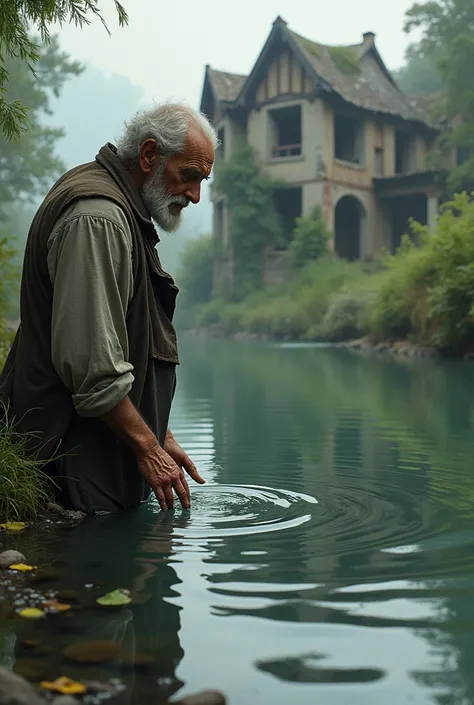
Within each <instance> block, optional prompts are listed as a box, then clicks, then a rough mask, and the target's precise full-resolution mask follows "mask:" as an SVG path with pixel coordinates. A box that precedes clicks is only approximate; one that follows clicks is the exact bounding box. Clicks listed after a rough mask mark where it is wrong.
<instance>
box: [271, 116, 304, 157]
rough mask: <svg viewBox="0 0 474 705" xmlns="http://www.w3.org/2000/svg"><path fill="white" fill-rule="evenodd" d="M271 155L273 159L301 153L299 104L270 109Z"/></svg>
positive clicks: (297, 155)
mask: <svg viewBox="0 0 474 705" xmlns="http://www.w3.org/2000/svg"><path fill="white" fill-rule="evenodd" d="M269 116H270V134H271V156H272V158H273V159H280V158H285V157H299V156H300V155H301V154H302V147H301V144H302V129H301V105H293V106H291V107H288V108H279V109H278V110H270V111H269Z"/></svg>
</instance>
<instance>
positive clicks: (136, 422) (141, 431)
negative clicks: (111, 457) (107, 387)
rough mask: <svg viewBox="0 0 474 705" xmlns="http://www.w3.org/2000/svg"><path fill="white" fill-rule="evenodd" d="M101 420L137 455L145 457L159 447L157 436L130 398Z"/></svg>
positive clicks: (120, 402)
mask: <svg viewBox="0 0 474 705" xmlns="http://www.w3.org/2000/svg"><path fill="white" fill-rule="evenodd" d="M100 418H101V419H102V421H103V422H104V423H105V424H107V426H108V427H109V428H110V429H111V430H112V431H114V433H116V434H117V436H118V437H119V438H121V440H122V441H124V443H126V444H127V445H128V446H129V447H130V448H131V449H132V450H133V452H134V453H135V455H144V454H146V453H148V452H149V451H150V450H151V449H152V448H154V447H156V446H157V445H158V439H157V438H156V436H155V434H154V433H153V431H152V430H151V429H150V428H149V427H148V426H147V424H146V423H145V421H144V420H143V419H142V417H141V416H140V414H139V413H138V411H137V409H136V408H135V406H134V405H133V404H132V402H131V401H130V399H129V397H128V396H127V397H125V398H124V399H122V401H119V403H118V404H116V405H115V406H114V408H113V409H111V410H110V411H108V412H107V413H105V414H103V415H102V416H101V417H100Z"/></svg>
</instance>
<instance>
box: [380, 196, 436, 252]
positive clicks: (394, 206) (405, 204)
mask: <svg viewBox="0 0 474 705" xmlns="http://www.w3.org/2000/svg"><path fill="white" fill-rule="evenodd" d="M389 215H390V221H391V224H392V247H391V249H392V252H396V251H397V250H398V248H399V247H400V245H401V243H402V237H403V235H411V228H410V218H413V219H414V220H416V222H417V223H421V225H426V224H427V222H428V204H427V198H426V196H425V195H423V194H416V195H413V196H400V197H399V198H393V199H390V201H389Z"/></svg>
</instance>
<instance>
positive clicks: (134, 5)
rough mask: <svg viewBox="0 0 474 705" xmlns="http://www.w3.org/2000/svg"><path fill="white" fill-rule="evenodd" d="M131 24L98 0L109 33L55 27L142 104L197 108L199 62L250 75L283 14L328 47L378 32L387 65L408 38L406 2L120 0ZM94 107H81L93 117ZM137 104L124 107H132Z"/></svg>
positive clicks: (70, 47)
mask: <svg viewBox="0 0 474 705" xmlns="http://www.w3.org/2000/svg"><path fill="white" fill-rule="evenodd" d="M122 3H123V4H124V5H125V7H126V9H127V10H128V12H129V15H130V24H129V26H128V27H127V28H124V29H120V28H118V26H117V23H116V21H115V17H116V15H115V13H114V11H113V2H112V0H107V1H106V2H101V3H100V5H101V7H103V12H104V16H105V17H106V18H107V21H108V22H109V26H110V29H111V30H112V37H111V38H109V37H108V36H107V34H106V32H105V30H104V29H103V28H102V27H101V25H100V23H98V22H94V23H93V24H92V25H91V26H90V27H88V28H85V29H83V30H79V29H76V28H74V27H71V26H66V27H64V28H62V29H61V30H60V38H61V42H62V44H63V46H64V48H65V49H66V50H67V51H68V52H69V54H71V55H72V56H74V57H75V58H78V59H80V60H87V61H89V62H90V63H91V64H92V65H94V66H96V67H98V68H100V69H102V70H103V71H105V72H107V73H117V74H121V75H123V76H126V77H128V78H129V79H130V80H131V81H132V82H133V83H135V84H136V85H137V86H140V87H142V88H143V90H144V92H145V99H146V100H147V102H150V101H152V100H156V101H160V100H166V99H178V100H186V101H188V102H191V103H192V104H194V105H197V104H198V102H199V98H200V93H201V87H202V80H203V74H204V66H205V64H211V66H213V67H214V68H218V69H222V70H227V71H232V72H236V73H248V71H249V70H250V69H251V67H252V65H253V63H254V61H255V59H256V58H257V56H258V53H259V52H260V50H261V48H262V46H263V43H264V41H265V39H266V38H267V35H268V33H269V32H270V29H271V25H272V22H273V21H274V19H275V18H276V17H277V15H281V16H282V17H283V19H284V20H286V22H287V23H288V25H289V26H290V28H291V29H293V30H295V31H296V32H299V33H300V34H303V35H304V36H307V37H308V38H310V39H314V40H315V41H319V42H322V43H327V44H351V43H356V42H358V41H359V39H360V37H361V35H362V33H363V32H366V31H373V32H375V33H376V35H377V39H376V41H377V46H378V49H379V51H380V52H381V54H382V57H383V58H384V60H385V62H386V63H387V65H388V66H389V67H390V68H397V67H398V66H400V64H401V63H402V62H403V55H404V51H405V48H406V46H407V43H408V41H409V40H408V38H407V37H406V35H404V33H403V20H404V13H405V10H406V9H407V8H408V7H410V6H411V5H412V4H413V2H412V0H394V1H393V2H390V3H388V2H386V0H385V1H382V0H329V1H328V0H325V1H324V2H322V1H321V0H320V1H319V2H314V0H313V1H312V2H311V1H310V0H238V2H232V3H231V2H228V1H226V0H197V1H192V0H181V1H180V2H172V1H171V2H170V0H163V1H161V0H122ZM91 107H92V111H90V110H87V114H88V116H89V119H91V120H93V106H91ZM138 107H139V106H130V112H131V113H133V112H135V109H136V108H138Z"/></svg>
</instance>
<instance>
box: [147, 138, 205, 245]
mask: <svg viewBox="0 0 474 705" xmlns="http://www.w3.org/2000/svg"><path fill="white" fill-rule="evenodd" d="M213 163H214V149H213V147H212V144H211V143H210V141H209V140H208V138H207V137H206V136H205V135H204V134H203V133H202V132H201V131H200V130H199V129H198V128H195V129H193V130H191V131H190V132H189V134H188V136H187V138H186V142H185V144H184V148H183V150H182V152H181V153H179V154H175V155H174V156H173V157H171V159H169V160H168V161H166V162H165V161H163V160H159V161H158V164H157V167H156V168H155V169H154V170H152V171H150V175H149V176H148V178H147V179H146V181H145V183H144V184H143V186H142V187H141V189H140V193H141V196H142V199H143V203H144V204H145V207H146V209H147V210H148V212H149V214H150V216H151V218H152V219H153V220H154V221H155V222H156V224H157V225H158V227H159V228H160V229H161V230H164V231H165V232H168V233H171V232H174V231H175V230H177V229H178V228H179V226H180V225H181V220H182V211H183V209H184V208H186V207H187V206H188V205H189V203H199V201H200V199H201V183H202V181H203V180H204V179H208V178H209V175H210V173H211V169H212V165H213Z"/></svg>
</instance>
